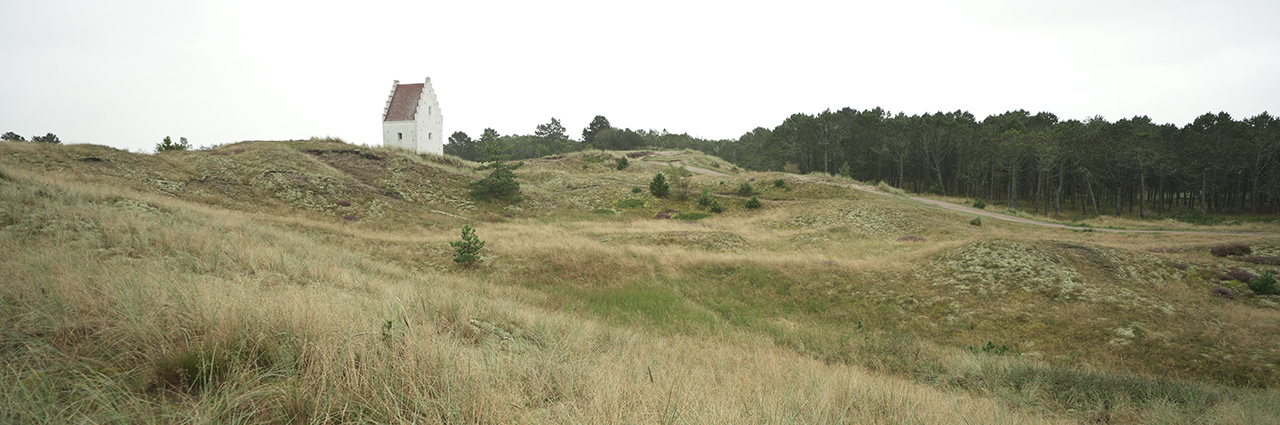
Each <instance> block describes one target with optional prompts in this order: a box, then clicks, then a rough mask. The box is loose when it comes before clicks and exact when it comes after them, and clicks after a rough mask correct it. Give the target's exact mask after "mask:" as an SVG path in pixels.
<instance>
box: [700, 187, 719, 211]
mask: <svg viewBox="0 0 1280 425" xmlns="http://www.w3.org/2000/svg"><path fill="white" fill-rule="evenodd" d="M715 200H716V197H714V196H711V190H710V189H707V188H705V187H704V188H702V194H701V195H698V206H702V207H709V206H711V203H712V202H715Z"/></svg>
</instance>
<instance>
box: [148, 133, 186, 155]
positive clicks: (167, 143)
mask: <svg viewBox="0 0 1280 425" xmlns="http://www.w3.org/2000/svg"><path fill="white" fill-rule="evenodd" d="M187 149H191V144H190V143H187V138H186V137H179V138H178V143H173V140H172V139H170V138H169V136H164V141H162V142H160V143H156V152H168V151H185V150H187Z"/></svg>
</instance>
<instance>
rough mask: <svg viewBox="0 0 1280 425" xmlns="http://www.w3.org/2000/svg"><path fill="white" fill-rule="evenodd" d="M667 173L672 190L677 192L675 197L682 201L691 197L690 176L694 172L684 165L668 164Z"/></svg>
mask: <svg viewBox="0 0 1280 425" xmlns="http://www.w3.org/2000/svg"><path fill="white" fill-rule="evenodd" d="M667 175H668V178H667V180H669V184H670V187H671V190H672V191H674V192H675V195H676V196H675V198H676V199H679V200H681V201H684V200H687V199H689V177H691V176H693V173H692V172H690V171H689V170H688V169H686V168H684V167H676V166H675V165H671V166H668V170H667Z"/></svg>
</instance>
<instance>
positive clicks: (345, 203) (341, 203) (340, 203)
mask: <svg viewBox="0 0 1280 425" xmlns="http://www.w3.org/2000/svg"><path fill="white" fill-rule="evenodd" d="M338 206H342V207H349V206H351V201H347V200H338Z"/></svg>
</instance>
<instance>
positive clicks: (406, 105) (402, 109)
mask: <svg viewBox="0 0 1280 425" xmlns="http://www.w3.org/2000/svg"><path fill="white" fill-rule="evenodd" d="M420 97H422V84H401V85H398V86H396V94H395V95H393V96H391V106H388V107H387V116H386V118H383V121H413V118H414V115H416V114H417V113H418V98H420Z"/></svg>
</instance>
